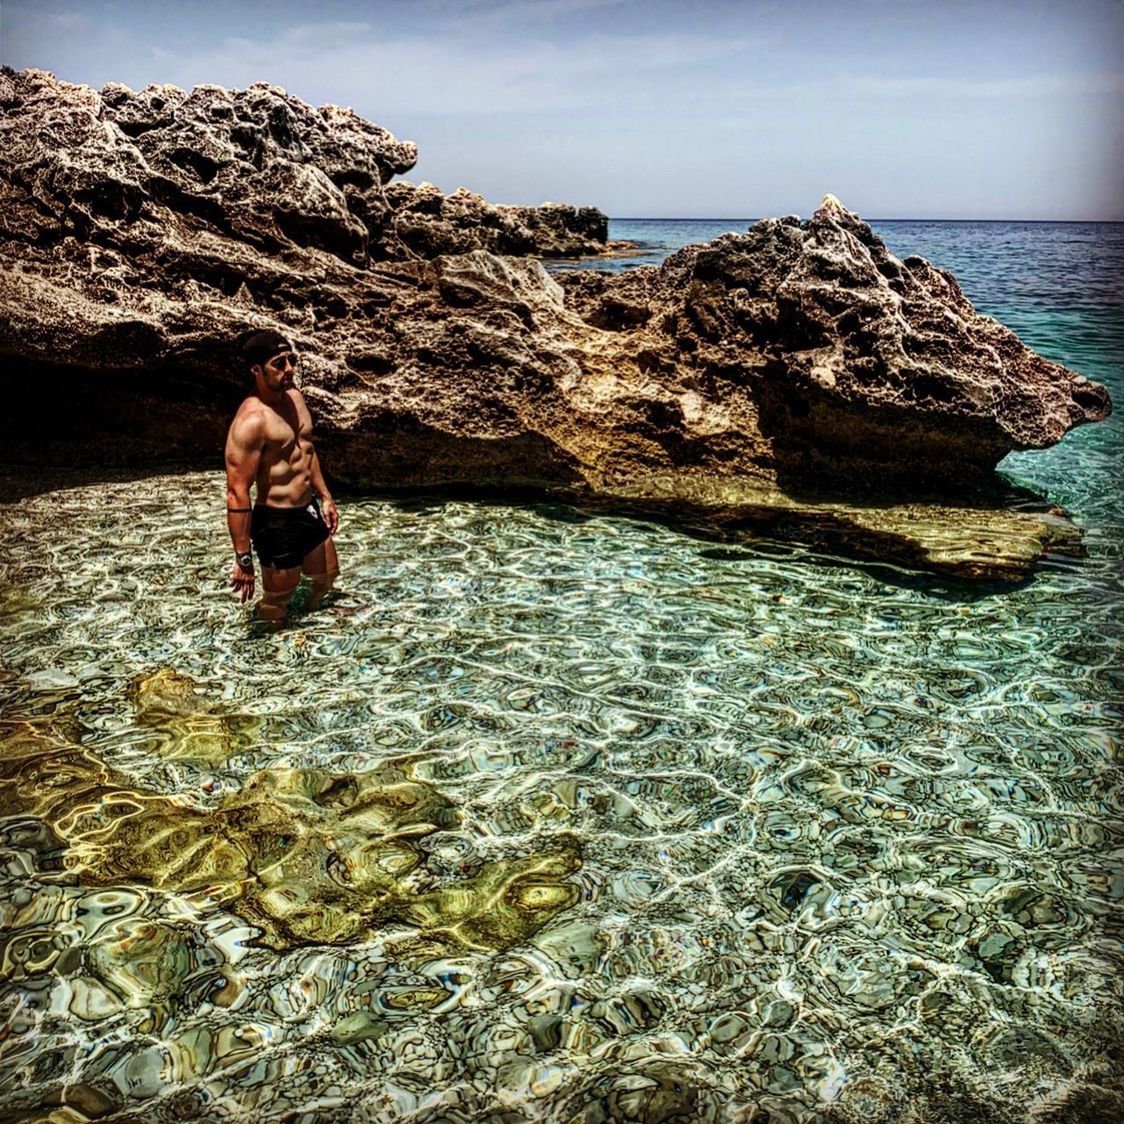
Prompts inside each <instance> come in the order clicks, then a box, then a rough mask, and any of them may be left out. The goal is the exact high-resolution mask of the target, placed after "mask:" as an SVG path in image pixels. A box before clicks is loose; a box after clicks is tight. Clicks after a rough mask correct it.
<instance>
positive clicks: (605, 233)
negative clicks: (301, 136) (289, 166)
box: [386, 180, 609, 258]
mask: <svg viewBox="0 0 1124 1124" xmlns="http://www.w3.org/2000/svg"><path fill="white" fill-rule="evenodd" d="M386 196H387V199H388V201H389V203H390V206H391V207H392V208H393V211H394V230H395V233H396V234H397V235H398V237H399V238H400V239H401V240H402V242H403V243H404V244H405V245H406V246H407V247H409V248H410V249H411V250H413V251H415V252H416V253H417V254H419V255H420V256H421V257H423V258H431V257H435V256H436V255H437V254H456V253H467V252H468V251H470V250H489V251H491V252H492V253H493V254H516V255H523V254H527V255H535V254H537V255H541V256H543V257H581V256H582V255H593V254H598V253H600V252H601V251H602V250H604V248H605V245H606V243H607V241H608V237H609V220H608V219H607V218H606V217H605V215H604V214H603V213H602V212H601V211H599V210H597V208H596V207H571V206H568V205H567V204H564V203H543V204H542V205H541V206H538V207H514V206H507V205H503V204H497V205H493V204H491V203H488V202H486V201H485V199H484V198H483V196H480V195H477V194H476V193H475V192H472V191H469V190H468V189H467V188H463V187H459V188H457V190H456V191H454V192H453V194H452V195H443V194H442V192H441V189H440V188H438V187H434V185H433V184H431V183H420V184H412V183H409V182H408V181H406V180H400V181H398V182H397V183H392V184H389V185H388V186H387V189H386Z"/></svg>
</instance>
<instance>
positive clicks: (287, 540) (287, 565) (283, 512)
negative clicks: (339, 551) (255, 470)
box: [250, 496, 328, 570]
mask: <svg viewBox="0 0 1124 1124" xmlns="http://www.w3.org/2000/svg"><path fill="white" fill-rule="evenodd" d="M327 537H328V524H327V523H325V522H324V516H323V515H322V514H321V513H320V503H319V501H318V500H317V499H316V497H315V496H314V497H313V498H312V501H311V502H310V503H309V504H308V505H307V506H306V507H266V506H265V505H264V504H256V505H255V507H254V512H253V514H252V515H251V516H250V538H251V539H252V540H253V544H254V550H256V551H257V552H258V560H259V561H260V562H261V564H262V565H263V566H276V567H277V569H279V570H289V569H292V568H293V567H294V566H299V565H300V564H301V563H302V562H303V561H304V559H305V556H306V555H307V554H309V553H310V552H311V551H313V550H315V549H316V548H317V547H318V546H319V545H320V544H321V543H322V542H324V540H325V539H327Z"/></svg>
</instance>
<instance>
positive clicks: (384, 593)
mask: <svg viewBox="0 0 1124 1124" xmlns="http://www.w3.org/2000/svg"><path fill="white" fill-rule="evenodd" d="M745 225H746V224H745V223H733V224H729V223H708V222H675V221H662V220H660V221H657V220H618V221H615V222H614V223H613V224H612V229H611V234H612V236H613V237H614V238H625V239H633V240H636V241H638V242H641V243H643V244H644V246H643V251H644V256H640V257H631V258H622V259H619V260H615V261H606V262H600V263H598V268H635V267H637V265H638V264H640V263H643V262H645V261H648V262H655V261H658V260H660V259H662V257H663V256H665V255H666V254H667V253H668V252H670V251H672V250H674V249H676V248H678V247H679V246H681V245H683V244H686V243H687V242H690V241H702V240H706V239H709V238H711V237H714V236H715V235H716V234H719V233H721V232H722V231H724V230H728V229H735V230H737V229H744V227H745ZM873 225H874V227H875V229H876V230H877V231H878V232H879V233H881V234H882V235H883V237H884V238H885V239H886V241H887V242H888V243H889V245H890V246H891V248H892V249H893V250H894V251H895V252H896V253H897V254H898V255H899V256H905V255H906V254H909V253H919V254H921V255H923V256H925V257H927V258H929V259H930V260H932V261H934V262H936V263H937V264H939V265H941V266H944V267H947V268H949V269H951V270H952V271H953V272H954V273H955V274H956V276H957V277H958V279H959V280H960V282H961V284H962V286H963V288H964V290H965V292H966V293H967V294H968V296H969V297H970V298H971V299H972V300H973V301H974V302H975V304H976V306H977V308H978V309H980V310H981V311H983V312H986V313H988V314H990V315H993V316H995V317H997V318H998V319H1000V320H1002V321H1003V322H1004V323H1006V324H1008V325H1009V326H1011V327H1012V328H1014V329H1015V330H1016V331H1017V332H1018V333H1019V334H1020V336H1021V337H1022V338H1023V340H1024V341H1025V342H1026V343H1028V344H1029V345H1030V346H1032V347H1034V348H1035V349H1037V350H1038V351H1040V352H1041V353H1042V354H1044V355H1046V356H1048V357H1050V358H1052V359H1056V360H1059V361H1061V362H1063V363H1065V364H1067V365H1068V366H1070V367H1072V368H1074V369H1075V370H1078V371H1080V372H1082V373H1083V374H1085V375H1088V376H1090V377H1092V378H1096V379H1099V380H1101V381H1104V382H1106V383H1107V384H1108V385H1109V386H1110V388H1111V389H1112V392H1113V395H1114V398H1115V400H1116V402H1117V403H1118V404H1119V403H1121V402H1124V324H1122V316H1121V305H1122V277H1124V264H1122V263H1124V254H1122V250H1124V226H1122V225H1112V224H1048V223H1046V224H1043V223H1014V222H1012V223H945V222H921V221H917V222H875V223H874V224H873ZM1121 426H1122V423H1121V419H1120V416H1119V415H1117V416H1116V417H1113V418H1111V419H1110V420H1108V421H1107V422H1105V423H1102V424H1100V425H1097V426H1091V427H1088V428H1086V429H1084V430H1078V431H1077V432H1075V433H1073V434H1071V435H1070V436H1069V437H1067V438H1066V439H1065V441H1064V442H1063V443H1062V444H1061V445H1060V446H1058V447H1057V448H1055V449H1052V450H1049V451H1046V452H1044V453H1034V454H1019V455H1016V456H1012V457H1010V458H1008V460H1007V461H1005V462H1004V464H1003V466H1002V469H1003V471H1004V472H1005V473H1006V474H1008V475H1009V476H1010V477H1011V478H1012V479H1013V480H1015V481H1017V482H1018V483H1019V484H1021V485H1024V486H1027V487H1030V488H1032V489H1034V490H1036V491H1038V492H1039V493H1041V494H1044V495H1047V496H1049V497H1050V498H1051V499H1054V500H1056V501H1057V502H1059V503H1061V504H1062V505H1063V506H1065V507H1066V508H1067V509H1068V510H1069V511H1070V513H1071V514H1072V515H1073V516H1074V518H1075V519H1076V520H1077V521H1078V523H1080V524H1081V525H1082V526H1083V527H1084V528H1085V531H1086V540H1085V541H1086V546H1087V549H1088V557H1087V558H1086V559H1085V560H1083V561H1081V562H1080V563H1075V564H1073V565H1067V566H1059V567H1055V568H1051V569H1048V570H1043V571H1041V572H1039V573H1038V574H1036V575H1035V577H1034V578H1033V579H1032V580H1030V581H1028V582H1026V583H1025V584H1023V585H1021V586H1018V587H1015V588H1002V589H1000V588H996V587H990V586H984V587H979V588H971V587H966V586H964V585H948V584H944V583H942V582H940V581H939V580H937V579H929V578H924V579H918V578H915V577H913V576H911V575H909V574H906V573H904V572H896V571H894V570H892V569H889V568H887V567H885V566H881V567H870V566H864V565H862V564H859V563H855V562H852V561H848V560H846V559H842V558H835V557H831V556H827V555H823V554H822V553H816V552H813V551H810V550H806V549H801V548H798V547H791V546H784V545H781V544H773V543H769V542H768V541H762V542H760V543H758V544H756V545H755V546H752V547H750V548H747V549H745V550H739V551H736V552H735V551H729V550H717V551H716V550H714V549H711V548H710V547H708V545H707V544H706V543H702V542H700V541H698V540H697V539H694V538H691V537H688V536H686V535H682V534H679V533H677V532H676V531H675V530H674V529H672V528H669V527H665V526H659V525H654V524H651V523H647V522H644V521H640V520H636V519H627V518H614V517H611V516H608V515H601V514H596V515H590V514H588V513H583V512H581V511H578V510H576V509H574V508H571V507H569V506H566V505H563V504H558V503H549V502H542V503H530V504H528V503H520V504H516V503H510V504H509V503H503V502H497V501H494V500H493V501H489V502H480V503H474V502H470V501H468V500H465V499H463V498H455V499H454V498H445V497H440V496H432V495H427V496H417V497H398V498H396V499H388V498H386V497H366V498H362V497H352V498H349V499H348V500H347V502H346V503H343V504H341V510H342V523H341V528H340V531H339V535H338V540H337V541H338V544H339V548H340V554H341V559H342V563H343V567H344V574H343V579H342V581H341V588H340V591H339V593H337V594H336V595H335V596H334V597H333V599H332V600H331V601H330V602H329V604H328V605H327V606H326V607H325V608H324V609H322V610H321V611H318V612H316V613H313V614H308V615H306V616H300V617H298V618H297V619H296V620H295V622H294V623H293V624H292V626H291V627H289V628H288V629H287V630H285V631H284V632H281V633H276V634H268V633H263V632H260V631H258V629H257V628H256V627H255V626H252V625H251V624H250V623H249V622H248V619H247V616H246V613H245V611H244V610H241V609H239V608H238V607H237V605H236V604H235V603H234V602H233V601H232V599H231V595H230V594H229V592H228V590H227V589H226V584H225V583H226V572H227V569H228V565H229V553H230V552H229V545H228V543H227V539H226V531H225V525H224V519H223V515H222V509H223V506H224V484H223V480H222V478H221V475H220V474H218V473H214V472H209V473H191V474H183V475H164V476H156V477H148V478H145V479H141V480H136V481H128V480H124V479H119V480H108V481H101V482H96V483H83V482H82V481H81V480H80V479H76V478H75V477H74V476H73V475H72V476H70V477H63V476H60V477H59V478H58V479H57V480H55V479H53V478H52V476H51V474H49V473H46V474H44V473H37V474H35V475H34V476H33V477H31V476H29V475H28V474H27V473H26V472H21V471H20V470H17V469H10V470H4V471H3V472H2V473H0V476H3V493H2V498H0V505H2V506H0V520H2V525H3V535H2V536H0V710H2V716H3V717H2V721H0V737H2V738H3V743H4V744H3V750H2V752H0V766H2V768H3V779H4V784H3V786H2V788H0V813H3V815H4V816H5V817H6V818H4V819H2V820H0V833H2V834H0V838H2V840H3V842H2V844H0V871H2V876H3V881H2V883H0V940H2V942H3V949H2V958H3V959H2V969H3V972H2V976H3V981H2V985H0V986H2V989H3V990H2V992H0V1011H2V1015H3V1018H4V1023H5V1033H4V1035H3V1036H2V1038H0V1106H2V1107H0V1117H2V1118H3V1119H6V1120H17V1119H18V1120H23V1119H27V1120H44V1119H49V1120H55V1121H68V1122H69V1121H81V1120H89V1119H97V1120H114V1121H117V1120H122V1121H184V1120H208V1121H209V1120H227V1119H253V1120H263V1121H281V1120H285V1121H302V1122H309V1124H312V1122H321V1121H324V1122H327V1121H336V1120H340V1121H342V1120H357V1121H407V1120H408V1121H412V1122H419V1124H420V1122H423V1121H425V1122H438V1121H440V1122H450V1121H461V1120H480V1121H503V1122H514V1121H522V1120H543V1121H573V1122H583V1124H584V1122H589V1124H596V1122H608V1121H638V1122H644V1124H648V1122H671V1121H688V1120H690V1121H710V1120H714V1121H743V1122H746V1124H750V1122H753V1124H766V1122H768V1124H784V1122H796V1121H806V1120H813V1119H815V1120H826V1121H832V1122H842V1121H848V1122H851V1121H855V1122H857V1121H886V1122H891V1121H893V1122H897V1121H914V1122H917V1124H939V1122H943V1121H949V1122H952V1121H987V1122H991V1121H1005V1122H1006V1121H1010V1122H1017V1121H1029V1120H1032V1119H1033V1120H1038V1121H1050V1120H1059V1121H1060V1120H1065V1121H1100V1120H1105V1121H1108V1120H1115V1119H1118V1113H1119V1106H1120V1103H1121V1102H1119V1101H1116V1102H1113V1100H1112V1095H1111V1093H1110V1092H1109V1091H1107V1090H1108V1088H1109V1087H1110V1086H1112V1085H1113V1084H1114V1083H1117V1084H1118V1083H1119V1082H1120V1080H1121V1054H1120V1043H1121V1041H1124V1025H1122V1024H1124V1019H1122V1004H1121V999H1122V994H1121V992H1122V987H1121V979H1122V977H1121V971H1120V969H1121V953H1122V943H1121V942H1122V935H1124V934H1122V928H1121V922H1122V918H1124V914H1122V909H1121V898H1122V895H1124V866H1122V863H1121V842H1122V836H1124V806H1122V788H1121V741H1120V735H1121V711H1120V704H1119V700H1120V698H1121V695H1122V693H1124V692H1122V690H1121V688H1122V686H1124V671H1122V668H1121V659H1120V640H1121V632H1122V622H1124V583H1122V568H1121V546H1122V542H1124V533H1122V532H1124V496H1122V491H1121V488H1120V483H1121V468H1122V460H1124V442H1122V440H1121V437H1122V434H1121ZM217 455H218V454H217V451H216V457H217ZM327 467H328V468H329V469H330V467H331V466H330V464H328V466H327ZM1067 1098H1069V1099H1068V1101H1067ZM1066 1103H1068V1105H1069V1107H1068V1108H1066V1109H1059V1110H1058V1111H1057V1112H1055V1111H1054V1110H1053V1109H1052V1108H1051V1106H1058V1105H1062V1104H1066Z"/></svg>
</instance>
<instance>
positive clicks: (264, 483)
mask: <svg viewBox="0 0 1124 1124" xmlns="http://www.w3.org/2000/svg"><path fill="white" fill-rule="evenodd" d="M246 412H260V414H261V418H262V422H263V427H264V431H265V433H264V438H263V440H262V446H261V459H260V460H259V461H258V471H257V477H256V479H255V483H256V485H257V495H256V497H255V498H256V502H257V503H259V504H266V505H268V506H269V507H304V506H305V505H306V504H307V503H308V502H309V500H310V499H311V498H312V453H313V447H312V415H311V414H310V413H309V411H308V407H307V406H306V405H305V404H304V399H303V398H302V397H301V395H300V392H299V391H297V390H287V391H286V392H285V401H284V402H283V403H282V404H281V405H280V407H279V408H277V409H274V408H273V407H272V406H268V405H266V403H264V402H263V401H262V400H261V399H260V398H258V397H257V396H252V397H250V398H247V399H246V400H245V401H244V402H243V403H242V405H241V406H240V407H239V410H238V413H239V415H242V414H243V413H246Z"/></svg>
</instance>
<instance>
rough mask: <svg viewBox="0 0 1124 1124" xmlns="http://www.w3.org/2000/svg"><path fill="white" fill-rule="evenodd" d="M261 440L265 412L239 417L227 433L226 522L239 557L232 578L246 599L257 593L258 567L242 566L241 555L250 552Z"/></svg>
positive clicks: (233, 583) (231, 580) (236, 587)
mask: <svg viewBox="0 0 1124 1124" xmlns="http://www.w3.org/2000/svg"><path fill="white" fill-rule="evenodd" d="M261 444H262V423H261V415H260V414H257V413H250V414H243V415H239V416H238V417H236V418H235V419H234V424H233V425H231V427H230V432H229V433H228V434H227V437H226V525H227V528H228V530H229V531H230V541H231V544H232V545H233V547H234V554H235V557H236V560H235V563H234V571H233V573H232V575H231V579H230V582H231V585H233V586H234V588H235V589H237V590H238V591H239V592H240V593H241V595H242V600H243V601H247V600H248V599H249V598H250V597H252V596H253V595H254V567H253V564H252V563H251V564H250V565H249V567H244V566H241V565H240V564H239V563H238V561H237V557H238V556H240V555H246V554H249V553H250V486H251V485H252V484H253V482H254V478H255V477H256V476H257V472H258V463H259V462H260V460H261Z"/></svg>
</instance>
